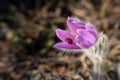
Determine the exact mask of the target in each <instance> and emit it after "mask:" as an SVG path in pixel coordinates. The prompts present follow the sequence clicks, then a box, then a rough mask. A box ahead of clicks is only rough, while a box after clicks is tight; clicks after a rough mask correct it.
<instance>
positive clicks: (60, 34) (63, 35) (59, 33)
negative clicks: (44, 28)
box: [56, 29, 74, 41]
mask: <svg viewBox="0 0 120 80" xmlns="http://www.w3.org/2000/svg"><path fill="white" fill-rule="evenodd" d="M56 35H57V37H58V38H59V39H60V40H62V41H65V40H66V39H67V38H70V39H72V40H73V39H74V36H73V35H72V34H71V33H70V32H68V31H65V30H61V29H57V30H56Z"/></svg>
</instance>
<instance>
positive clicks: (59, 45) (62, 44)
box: [54, 42, 80, 49]
mask: <svg viewBox="0 0 120 80" xmlns="http://www.w3.org/2000/svg"><path fill="white" fill-rule="evenodd" d="M54 47H55V48H60V49H80V48H79V47H78V46H76V45H75V44H72V45H71V44H68V43H65V42H59V43H56V44H55V45H54Z"/></svg>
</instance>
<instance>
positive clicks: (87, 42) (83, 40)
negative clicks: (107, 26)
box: [75, 29, 96, 48]
mask: <svg viewBox="0 0 120 80" xmlns="http://www.w3.org/2000/svg"><path fill="white" fill-rule="evenodd" d="M77 33H78V36H77V37H76V40H75V41H76V43H77V45H78V46H80V47H82V48H89V47H91V46H92V45H94V44H95V42H96V38H95V37H94V36H93V35H92V34H91V33H89V32H88V31H86V30H81V29H78V30H77Z"/></svg>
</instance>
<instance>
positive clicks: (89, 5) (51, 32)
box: [0, 0, 120, 80]
mask: <svg viewBox="0 0 120 80" xmlns="http://www.w3.org/2000/svg"><path fill="white" fill-rule="evenodd" d="M68 16H70V17H78V18H80V19H81V20H84V21H87V22H92V23H93V24H95V25H96V27H97V29H98V30H99V31H103V32H105V33H106V34H107V35H108V38H109V44H110V52H109V55H108V57H107V59H105V66H104V69H105V71H106V73H105V80H118V77H120V71H118V70H117V69H119V67H120V66H118V64H120V32H119V31H120V0H0V80H91V71H90V70H91V69H92V68H91V66H92V63H91V62H90V60H89V59H88V58H86V56H85V57H84V55H81V54H74V55H72V54H71V55H70V54H67V55H66V54H63V53H62V52H60V51H57V50H55V49H54V48H53V45H54V44H55V43H56V42H59V41H60V40H58V38H57V37H56V35H55V29H56V28H61V29H66V28H67V27H66V19H67V17H68ZM82 60H86V62H83V61H82ZM106 63H107V64H106ZM83 65H84V66H83ZM85 66H87V69H84V67H85ZM86 70H87V71H86ZM71 75H73V76H71Z"/></svg>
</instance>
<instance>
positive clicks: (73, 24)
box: [67, 18, 85, 34]
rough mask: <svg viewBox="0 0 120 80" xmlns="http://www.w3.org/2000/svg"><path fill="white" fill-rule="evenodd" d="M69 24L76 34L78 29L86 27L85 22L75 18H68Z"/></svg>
mask: <svg viewBox="0 0 120 80" xmlns="http://www.w3.org/2000/svg"><path fill="white" fill-rule="evenodd" d="M67 25H68V27H69V28H70V30H71V31H72V32H73V33H75V34H76V30H77V29H85V23H83V22H80V21H79V20H77V19H74V18H68V19H67Z"/></svg>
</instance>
